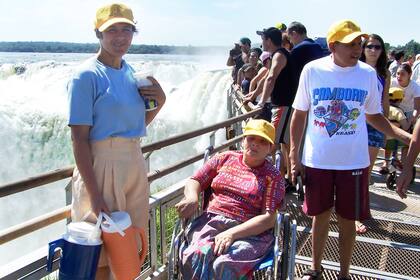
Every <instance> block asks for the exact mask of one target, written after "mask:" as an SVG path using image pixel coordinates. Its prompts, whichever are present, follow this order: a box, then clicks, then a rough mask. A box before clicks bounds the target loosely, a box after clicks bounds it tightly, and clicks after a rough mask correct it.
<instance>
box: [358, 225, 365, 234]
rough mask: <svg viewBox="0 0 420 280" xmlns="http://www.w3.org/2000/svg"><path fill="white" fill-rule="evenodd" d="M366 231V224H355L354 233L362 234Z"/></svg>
mask: <svg viewBox="0 0 420 280" xmlns="http://www.w3.org/2000/svg"><path fill="white" fill-rule="evenodd" d="M366 232H367V226H366V225H364V224H362V223H360V224H358V225H356V233H357V234H363V233H366Z"/></svg>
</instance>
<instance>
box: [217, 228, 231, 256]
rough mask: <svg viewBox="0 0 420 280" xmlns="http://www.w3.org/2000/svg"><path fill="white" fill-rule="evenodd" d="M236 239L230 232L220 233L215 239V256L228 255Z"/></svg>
mask: <svg viewBox="0 0 420 280" xmlns="http://www.w3.org/2000/svg"><path fill="white" fill-rule="evenodd" d="M233 241H235V240H234V238H233V234H232V233H230V231H229V230H225V231H224V232H221V233H219V234H218V235H216V236H215V237H214V251H213V252H214V254H215V255H217V256H220V255H221V254H223V253H226V252H227V250H228V249H229V247H230V245H232V243H233Z"/></svg>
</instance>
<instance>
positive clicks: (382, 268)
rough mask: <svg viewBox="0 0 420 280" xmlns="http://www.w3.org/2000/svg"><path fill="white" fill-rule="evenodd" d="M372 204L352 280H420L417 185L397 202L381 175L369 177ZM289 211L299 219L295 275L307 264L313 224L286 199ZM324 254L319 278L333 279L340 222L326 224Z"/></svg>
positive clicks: (360, 236) (358, 243) (356, 251)
mask: <svg viewBox="0 0 420 280" xmlns="http://www.w3.org/2000/svg"><path fill="white" fill-rule="evenodd" d="M372 177H373V180H374V181H375V184H374V186H371V187H370V205H371V212H372V216H373V218H372V219H371V220H368V221H366V222H365V225H367V227H368V231H367V232H366V233H365V234H358V235H357V236H356V244H355V249H354V253H353V257H352V262H351V263H352V266H351V268H350V273H351V277H352V279H420V183H419V182H416V184H415V185H414V186H412V187H411V188H410V191H409V197H408V198H407V199H404V200H401V199H400V198H399V197H398V195H397V194H396V193H395V191H390V190H388V189H387V188H386V186H385V183H384V182H383V179H384V178H382V177H381V176H377V175H374V176H372ZM289 198H290V200H289V201H291V202H290V204H289V205H288V209H287V211H288V212H289V213H290V214H291V216H292V218H294V219H296V220H297V221H298V238H297V241H298V242H297V255H298V256H297V258H296V269H295V271H296V276H297V277H302V274H303V271H304V270H305V269H306V268H308V267H309V266H310V264H311V255H312V253H311V249H312V245H311V235H310V230H311V223H312V220H311V218H310V217H307V216H306V215H305V214H304V213H303V212H302V211H301V204H300V203H299V202H298V201H297V200H296V199H295V197H294V196H291V197H290V196H289ZM329 231H330V232H329V236H328V240H327V246H326V250H325V254H324V260H323V263H322V264H323V266H324V268H325V271H324V274H323V279H337V276H338V272H339V254H338V224H337V219H336V216H335V214H333V216H332V220H331V223H330V229H329Z"/></svg>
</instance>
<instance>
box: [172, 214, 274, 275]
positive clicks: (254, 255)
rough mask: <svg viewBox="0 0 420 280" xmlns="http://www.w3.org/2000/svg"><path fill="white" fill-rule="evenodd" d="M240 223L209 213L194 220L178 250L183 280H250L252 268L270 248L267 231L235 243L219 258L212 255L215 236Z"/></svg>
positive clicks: (270, 234)
mask: <svg viewBox="0 0 420 280" xmlns="http://www.w3.org/2000/svg"><path fill="white" fill-rule="evenodd" d="M240 223H241V222H238V221H236V220H232V219H229V218H226V217H224V216H222V215H217V214H212V213H204V214H203V215H201V216H200V217H198V218H197V219H195V220H194V221H193V222H192V223H191V227H190V228H188V229H187V233H186V241H185V242H184V244H183V245H182V246H181V250H180V264H179V265H180V270H181V273H182V275H183V276H184V279H202V280H207V279H229V280H233V279H251V278H252V271H253V268H254V267H255V266H256V265H257V264H258V263H260V262H261V260H262V259H263V258H264V256H265V255H266V254H267V253H268V252H269V250H270V248H272V244H273V241H274V237H273V234H272V232H271V231H266V232H263V233H261V234H259V235H257V236H249V237H246V238H243V239H239V240H236V241H234V242H233V243H232V245H231V246H230V247H229V249H228V250H227V251H226V253H224V254H222V255H220V256H217V255H215V254H214V252H213V249H214V238H215V236H216V235H217V234H219V233H220V232H223V231H225V230H227V229H229V228H232V227H234V226H236V225H238V224H240Z"/></svg>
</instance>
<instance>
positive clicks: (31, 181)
mask: <svg viewBox="0 0 420 280" xmlns="http://www.w3.org/2000/svg"><path fill="white" fill-rule="evenodd" d="M261 110H262V109H256V110H254V111H251V112H249V113H247V114H243V115H240V116H238V117H234V118H231V119H229V120H227V121H223V122H220V123H217V124H214V125H210V126H207V127H204V128H202V129H198V130H194V131H191V132H187V133H184V134H180V135H178V136H174V137H170V138H167V139H165V140H162V141H158V142H155V143H151V144H148V145H145V146H143V147H142V151H143V153H147V152H150V151H154V150H159V149H161V148H164V147H167V146H170V145H173V144H176V143H179V142H182V141H185V140H187V139H190V138H192V137H196V136H200V135H202V134H205V133H208V132H211V131H213V130H216V129H219V128H222V127H226V126H227V125H230V124H232V123H235V122H238V121H242V120H245V119H247V118H249V117H252V116H254V115H256V114H258V113H259V112H260V111H261ZM74 167H75V166H74V165H71V166H68V167H65V168H62V169H57V170H54V171H49V172H47V173H43V174H41V175H38V176H34V177H30V178H28V179H24V180H20V181H16V182H12V183H9V184H5V185H2V186H0V198H1V197H5V196H8V195H12V194H15V193H18V192H23V191H26V190H30V189H33V188H35V187H39V186H42V185H45V184H48V183H52V182H55V181H59V180H62V179H65V178H69V177H71V176H72V174H73V169H74Z"/></svg>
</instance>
